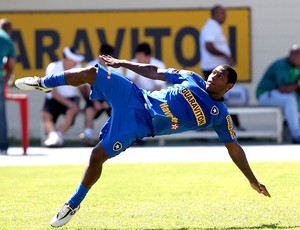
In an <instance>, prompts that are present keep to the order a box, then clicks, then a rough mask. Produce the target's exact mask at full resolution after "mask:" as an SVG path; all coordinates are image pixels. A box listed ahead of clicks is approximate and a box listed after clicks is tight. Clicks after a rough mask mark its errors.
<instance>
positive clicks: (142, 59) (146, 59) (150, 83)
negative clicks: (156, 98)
mask: <svg viewBox="0 0 300 230" xmlns="http://www.w3.org/2000/svg"><path fill="white" fill-rule="evenodd" d="M131 61H132V62H138V63H146V64H152V65H156V66H158V67H159V68H161V69H165V68H166V66H165V64H164V63H163V62H162V61H160V60H158V59H157V58H154V57H152V50H151V47H150V45H149V44H148V43H140V44H139V45H138V46H137V48H136V50H135V58H134V59H132V60H131ZM125 76H126V77H127V78H128V79H130V80H131V81H133V82H134V83H135V84H136V85H137V86H139V87H140V88H142V89H145V90H147V91H155V90H161V89H163V88H165V87H166V83H165V82H163V81H160V80H151V79H148V78H145V77H143V76H141V75H138V74H137V73H135V72H133V71H131V70H128V69H127V70H126V73H125Z"/></svg>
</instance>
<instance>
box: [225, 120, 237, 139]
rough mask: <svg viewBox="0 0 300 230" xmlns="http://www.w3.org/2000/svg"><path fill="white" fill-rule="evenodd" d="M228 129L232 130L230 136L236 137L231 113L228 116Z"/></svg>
mask: <svg viewBox="0 0 300 230" xmlns="http://www.w3.org/2000/svg"><path fill="white" fill-rule="evenodd" d="M226 121H227V127H228V131H229V132H230V136H231V138H232V139H234V138H235V137H236V135H235V132H234V130H233V123H232V119H231V116H230V115H227V116H226Z"/></svg>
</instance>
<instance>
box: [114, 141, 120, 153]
mask: <svg viewBox="0 0 300 230" xmlns="http://www.w3.org/2000/svg"><path fill="white" fill-rule="evenodd" d="M121 148H122V144H121V143H120V142H119V141H117V142H116V143H115V144H114V146H113V150H114V151H118V150H120V149H121Z"/></svg>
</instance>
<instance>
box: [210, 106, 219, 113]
mask: <svg viewBox="0 0 300 230" xmlns="http://www.w3.org/2000/svg"><path fill="white" fill-rule="evenodd" d="M210 114H212V115H218V114H219V109H218V107H217V106H215V105H214V106H213V107H212V108H211V110H210Z"/></svg>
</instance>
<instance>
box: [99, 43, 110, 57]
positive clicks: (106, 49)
mask: <svg viewBox="0 0 300 230" xmlns="http://www.w3.org/2000/svg"><path fill="white" fill-rule="evenodd" d="M99 54H102V55H110V56H112V55H113V54H114V48H113V47H112V46H111V45H109V44H106V43H105V44H103V45H102V46H101V47H100V49H99Z"/></svg>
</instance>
